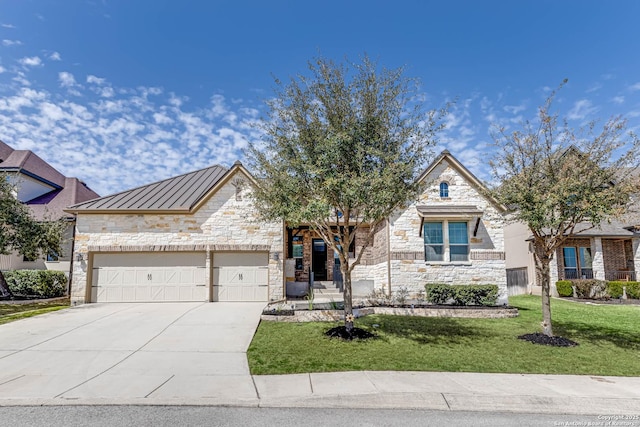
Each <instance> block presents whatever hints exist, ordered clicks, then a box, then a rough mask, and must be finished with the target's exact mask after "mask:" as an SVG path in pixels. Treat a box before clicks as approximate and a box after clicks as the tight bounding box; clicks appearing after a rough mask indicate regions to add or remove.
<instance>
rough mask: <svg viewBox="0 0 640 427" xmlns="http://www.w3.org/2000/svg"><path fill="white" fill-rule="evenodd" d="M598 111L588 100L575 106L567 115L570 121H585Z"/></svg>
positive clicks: (582, 100) (580, 101) (577, 102)
mask: <svg viewBox="0 0 640 427" xmlns="http://www.w3.org/2000/svg"><path fill="white" fill-rule="evenodd" d="M596 111H598V109H597V108H596V107H594V106H593V104H592V103H591V101H589V100H588V99H581V100H579V101H576V102H575V103H574V104H573V107H572V108H571V110H569V112H568V113H567V118H568V119H569V120H583V119H585V118H586V117H587V116H589V115H591V114H593V113H595V112H596Z"/></svg>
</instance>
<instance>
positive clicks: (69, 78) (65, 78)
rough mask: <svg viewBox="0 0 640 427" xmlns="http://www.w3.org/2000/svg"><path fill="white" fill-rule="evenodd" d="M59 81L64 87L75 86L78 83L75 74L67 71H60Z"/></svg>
mask: <svg viewBox="0 0 640 427" xmlns="http://www.w3.org/2000/svg"><path fill="white" fill-rule="evenodd" d="M58 81H59V82H60V86H62V87H74V86H77V85H78V83H77V82H76V79H75V77H73V74H71V73H69V72H66V71H62V72H60V73H58Z"/></svg>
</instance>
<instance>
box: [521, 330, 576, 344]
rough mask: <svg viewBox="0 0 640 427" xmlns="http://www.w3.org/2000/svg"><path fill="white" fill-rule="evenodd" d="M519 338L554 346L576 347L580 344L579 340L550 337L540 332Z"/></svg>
mask: <svg viewBox="0 0 640 427" xmlns="http://www.w3.org/2000/svg"><path fill="white" fill-rule="evenodd" d="M518 338H519V339H521V340H524V341H529V342H530V343H533V344H542V345H550V346H554V347H575V346H577V345H578V343H577V342H575V341H571V340H570V339H568V338H563V337H550V336H548V335H545V334H542V333H540V332H536V333H535V334H524V335H520V336H519V337H518Z"/></svg>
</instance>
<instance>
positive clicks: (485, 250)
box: [379, 159, 507, 304]
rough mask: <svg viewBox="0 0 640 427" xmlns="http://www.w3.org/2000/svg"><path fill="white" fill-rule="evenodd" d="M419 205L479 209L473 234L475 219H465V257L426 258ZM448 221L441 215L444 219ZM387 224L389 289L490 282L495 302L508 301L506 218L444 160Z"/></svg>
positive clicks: (412, 288)
mask: <svg viewBox="0 0 640 427" xmlns="http://www.w3.org/2000/svg"><path fill="white" fill-rule="evenodd" d="M443 181H445V182H447V183H448V184H449V197H446V198H441V197H440V188H439V186H440V183H441V182H443ZM419 205H428V206H438V205H466V206H469V205H472V206H475V207H477V208H478V209H479V210H481V211H482V212H483V214H482V216H481V217H480V222H479V223H478V227H477V231H476V233H475V235H474V230H475V228H476V220H469V221H468V232H469V250H470V254H469V255H470V256H469V260H468V261H465V262H426V261H425V258H424V236H422V235H421V234H422V233H421V224H422V220H421V217H420V215H419V214H418V211H417V206H419ZM446 219H448V218H447V217H446V216H443V218H442V220H446ZM390 223H391V224H390V225H391V229H390V246H391V259H392V261H391V276H392V277H391V286H392V291H395V290H397V289H398V288H399V287H401V286H402V287H406V288H408V289H409V291H410V292H412V293H414V292H419V291H420V290H423V289H424V285H425V284H427V283H449V284H494V285H498V287H499V290H500V297H499V302H500V303H501V304H502V303H506V298H507V289H506V283H507V279H506V264H505V252H504V226H505V219H504V216H503V214H502V213H501V212H500V211H499V209H498V208H497V207H496V206H495V205H494V204H492V203H491V201H489V200H488V199H487V198H485V197H484V196H483V195H482V194H481V193H480V191H479V189H477V188H475V187H474V186H473V185H472V184H471V183H470V182H469V181H468V180H467V179H466V178H465V177H464V176H462V175H461V174H460V173H458V171H457V169H456V168H454V167H452V166H451V165H450V164H449V163H448V162H447V160H446V159H444V160H443V161H442V162H440V164H438V165H437V166H436V167H435V168H434V169H433V171H432V172H431V173H430V175H429V176H427V177H426V178H425V183H424V190H423V192H422V193H421V194H420V196H419V197H418V199H417V200H416V201H414V202H413V203H410V204H408V205H407V206H406V207H405V208H404V209H401V210H399V211H398V212H397V213H396V214H395V215H393V216H392V217H391V219H390ZM445 243H446V242H445ZM379 281H382V280H379Z"/></svg>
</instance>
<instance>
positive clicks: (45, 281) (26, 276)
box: [4, 270, 67, 298]
mask: <svg viewBox="0 0 640 427" xmlns="http://www.w3.org/2000/svg"><path fill="white" fill-rule="evenodd" d="M4 278H5V279H6V281H7V285H9V289H10V290H11V292H12V293H13V294H14V295H16V296H24V297H36V298H55V297H61V296H63V295H64V294H65V293H66V292H67V276H65V274H64V273H63V272H62V271H50V270H15V271H6V272H4Z"/></svg>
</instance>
